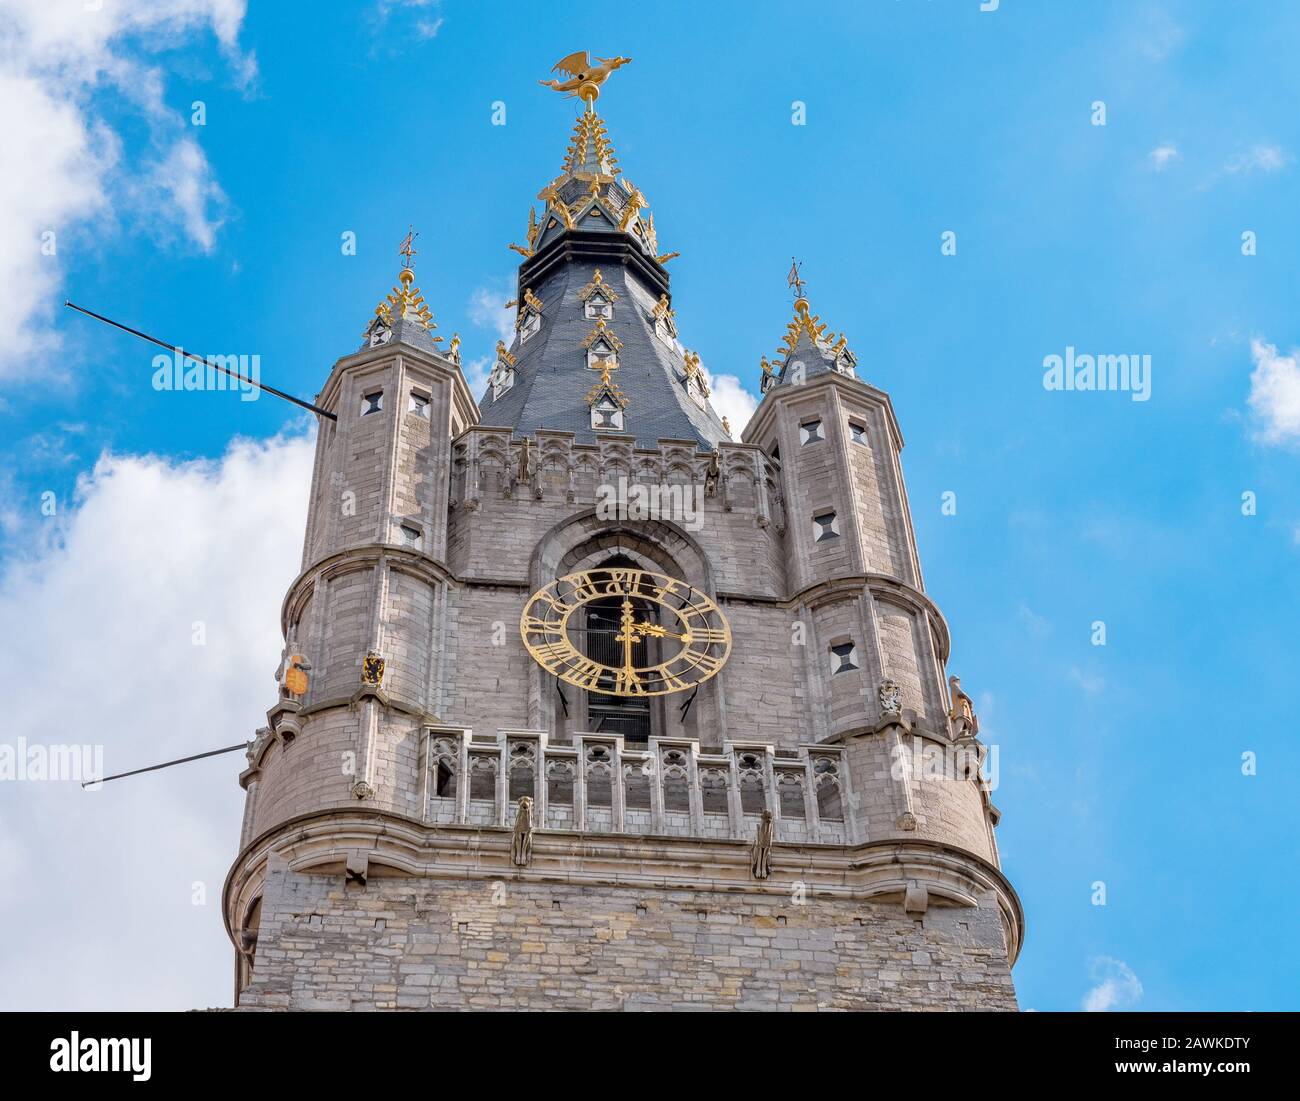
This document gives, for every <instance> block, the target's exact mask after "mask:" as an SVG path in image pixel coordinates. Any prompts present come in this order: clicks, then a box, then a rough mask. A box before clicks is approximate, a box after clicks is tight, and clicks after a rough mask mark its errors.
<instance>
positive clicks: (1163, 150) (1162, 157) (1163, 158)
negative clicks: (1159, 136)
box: [1147, 142, 1182, 172]
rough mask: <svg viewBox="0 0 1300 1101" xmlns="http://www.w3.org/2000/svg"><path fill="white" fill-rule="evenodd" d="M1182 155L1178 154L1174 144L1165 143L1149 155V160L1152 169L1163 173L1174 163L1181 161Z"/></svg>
mask: <svg viewBox="0 0 1300 1101" xmlns="http://www.w3.org/2000/svg"><path fill="white" fill-rule="evenodd" d="M1181 159H1182V154H1180V153H1179V152H1178V147H1177V146H1176V145H1174V144H1173V142H1165V143H1164V144H1163V145H1157V146H1156V147H1155V148H1154V149H1153V150H1151V152H1150V153H1148V154H1147V160H1148V161H1150V162H1151V167H1152V168H1153V169H1155V171H1157V172H1163V171H1164V170H1165V169H1166V168H1168V167H1169V166H1170V165H1171V164H1173V163H1174V161H1177V160H1181Z"/></svg>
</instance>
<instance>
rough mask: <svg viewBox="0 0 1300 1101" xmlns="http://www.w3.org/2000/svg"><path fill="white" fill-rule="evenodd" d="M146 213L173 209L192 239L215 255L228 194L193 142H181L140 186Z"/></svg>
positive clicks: (177, 143)
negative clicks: (154, 210)
mask: <svg viewBox="0 0 1300 1101" xmlns="http://www.w3.org/2000/svg"><path fill="white" fill-rule="evenodd" d="M139 197H140V199H141V200H142V205H143V206H144V207H145V208H146V209H156V208H158V207H161V208H163V209H171V210H172V211H174V217H175V218H176V220H177V221H178V222H179V223H180V225H181V227H182V228H183V229H184V231H185V235H186V236H187V237H189V239H190V240H191V241H193V242H194V243H195V244H196V245H198V246H199V247H200V248H201V249H202V250H203V251H204V252H211V251H212V248H213V246H214V245H215V244H216V243H217V230H219V229H220V228H221V216H220V211H221V209H222V208H223V207H224V206H225V194H224V193H223V192H222V190H221V188H220V187H219V186H218V185H217V183H216V181H215V180H214V179H213V178H212V171H211V168H210V167H209V165H208V159H207V157H205V156H204V155H203V150H202V149H200V148H199V144H198V142H196V141H195V140H194V139H193V138H181V139H180V140H179V141H177V142H176V144H175V145H173V146H172V147H171V149H170V150H169V151H168V152H167V154H166V155H165V156H164V157H163V158H162V159H160V160H158V161H156V162H155V163H154V164H152V165H150V166H149V168H148V169H147V170H146V172H145V173H144V175H143V178H142V180H141V181H140V186H139Z"/></svg>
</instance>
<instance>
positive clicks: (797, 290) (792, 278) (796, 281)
mask: <svg viewBox="0 0 1300 1101" xmlns="http://www.w3.org/2000/svg"><path fill="white" fill-rule="evenodd" d="M801 267H803V264H801V263H800V262H799V261H798V260H796V259H795V258H794V257H793V256H791V257H790V274H789V275H788V276H786V279H785V281H786V285H787V286H789V287H790V288H791V289H793V291H794V297H795V301H796V302H797V301H798V300H799V299H801V298H802V297H803V288H804V281H803V280H802V279H800V278H799V269H800V268H801Z"/></svg>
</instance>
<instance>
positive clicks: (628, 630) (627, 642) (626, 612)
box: [618, 597, 634, 673]
mask: <svg viewBox="0 0 1300 1101" xmlns="http://www.w3.org/2000/svg"><path fill="white" fill-rule="evenodd" d="M619 626H620V627H621V628H622V630H621V631H620V632H619V636H618V637H619V641H620V642H622V643H623V671H624V672H626V673H630V672H631V671H632V640H633V638H634V636H633V634H632V626H633V625H632V601H630V600H628V598H627V597H624V598H623V615H622V618H621V619H620V620H619Z"/></svg>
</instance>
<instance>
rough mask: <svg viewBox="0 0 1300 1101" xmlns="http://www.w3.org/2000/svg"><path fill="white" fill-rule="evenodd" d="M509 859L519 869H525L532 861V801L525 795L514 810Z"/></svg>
mask: <svg viewBox="0 0 1300 1101" xmlns="http://www.w3.org/2000/svg"><path fill="white" fill-rule="evenodd" d="M510 859H511V860H512V861H513V862H514V864H515V866H516V867H519V868H525V867H527V866H528V863H529V862H530V861H531V860H532V859H533V801H532V799H530V798H529V797H528V796H527V795H524V796H522V797H521V798H520V800H519V806H518V807H517V809H516V810H515V833H514V837H513V838H511V841H510Z"/></svg>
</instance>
